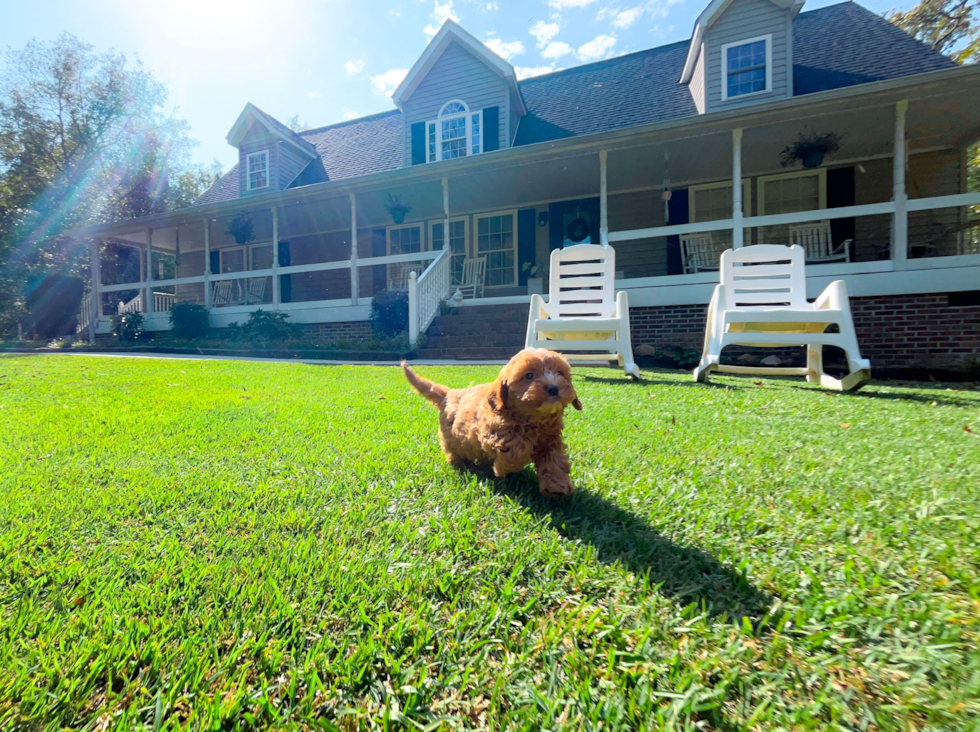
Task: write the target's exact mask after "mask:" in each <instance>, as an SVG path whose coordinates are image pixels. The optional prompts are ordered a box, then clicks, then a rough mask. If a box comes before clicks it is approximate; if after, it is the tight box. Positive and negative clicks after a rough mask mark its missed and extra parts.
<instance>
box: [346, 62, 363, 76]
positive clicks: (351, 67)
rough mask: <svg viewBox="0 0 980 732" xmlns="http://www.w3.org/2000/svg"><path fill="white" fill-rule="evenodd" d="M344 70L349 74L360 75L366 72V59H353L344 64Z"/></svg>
mask: <svg viewBox="0 0 980 732" xmlns="http://www.w3.org/2000/svg"><path fill="white" fill-rule="evenodd" d="M344 68H345V69H347V73H348V74H359V73H361V72H362V71H364V59H360V58H357V59H351V60H350V61H348V62H347V63H345V64H344Z"/></svg>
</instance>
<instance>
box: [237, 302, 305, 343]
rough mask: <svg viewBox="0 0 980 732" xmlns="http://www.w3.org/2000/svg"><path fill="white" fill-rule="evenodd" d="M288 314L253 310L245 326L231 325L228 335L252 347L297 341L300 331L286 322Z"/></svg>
mask: <svg viewBox="0 0 980 732" xmlns="http://www.w3.org/2000/svg"><path fill="white" fill-rule="evenodd" d="M288 318H289V314H288V313H275V312H273V311H271V310H262V309H259V310H253V311H252V312H251V313H250V314H249V316H248V320H247V321H246V322H245V325H241V326H240V325H239V324H238V323H232V324H231V327H230V328H229V335H230V336H231V337H232V338H234V339H237V340H241V341H244V342H246V343H248V344H250V345H253V346H265V345H268V344H270V343H275V342H281V341H287V340H289V339H298V338H299V337H300V330H299V328H297V327H296V326H295V325H293V324H292V323H289V322H287V319H288Z"/></svg>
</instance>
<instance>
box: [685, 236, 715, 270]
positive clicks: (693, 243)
mask: <svg viewBox="0 0 980 732" xmlns="http://www.w3.org/2000/svg"><path fill="white" fill-rule="evenodd" d="M722 248H723V245H722V243H721V242H720V241H717V240H716V239H715V237H714V234H713V232H710V231H705V232H701V233H698V234H682V235H681V259H682V261H683V262H684V268H685V269H686V270H688V271H689V272H696V271H698V270H699V269H718V267H719V264H718V259H719V257H720V256H721V252H722Z"/></svg>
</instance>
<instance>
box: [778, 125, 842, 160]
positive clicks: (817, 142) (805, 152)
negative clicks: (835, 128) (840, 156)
mask: <svg viewBox="0 0 980 732" xmlns="http://www.w3.org/2000/svg"><path fill="white" fill-rule="evenodd" d="M840 143H841V136H840V135H838V134H837V133H836V132H822V133H817V132H813V131H812V130H810V131H806V130H804V131H803V132H801V133H800V134H799V137H797V138H796V140H795V141H793V142H791V143H790V144H789V145H787V146H786V147H784V148H783V151H782V152H781V153H779V160H780V162H781V163H782V165H783V167H784V168H788V167H789V166H791V165H795V164H796V163H797V162H804V161H805V160H806V159H807V158H808V157H809V156H810V155H812V154H819V155H829V154H831V153H835V152H837V151H838V150H840Z"/></svg>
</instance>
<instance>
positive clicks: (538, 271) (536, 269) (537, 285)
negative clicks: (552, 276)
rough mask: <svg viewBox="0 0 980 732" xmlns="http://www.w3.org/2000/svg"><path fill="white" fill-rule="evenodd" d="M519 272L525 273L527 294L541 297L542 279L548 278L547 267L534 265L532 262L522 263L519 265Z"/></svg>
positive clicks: (542, 289)
mask: <svg viewBox="0 0 980 732" xmlns="http://www.w3.org/2000/svg"><path fill="white" fill-rule="evenodd" d="M521 272H526V273H527V294H528V295H543V294H544V278H545V277H547V276H548V266H547V265H545V264H535V263H534V262H524V263H523V264H522V265H521Z"/></svg>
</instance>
